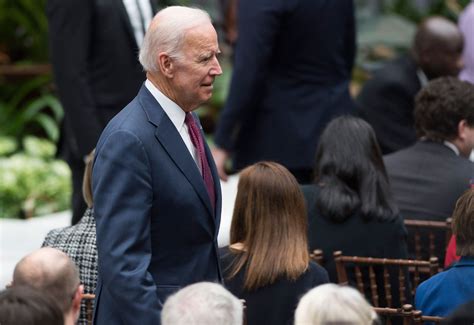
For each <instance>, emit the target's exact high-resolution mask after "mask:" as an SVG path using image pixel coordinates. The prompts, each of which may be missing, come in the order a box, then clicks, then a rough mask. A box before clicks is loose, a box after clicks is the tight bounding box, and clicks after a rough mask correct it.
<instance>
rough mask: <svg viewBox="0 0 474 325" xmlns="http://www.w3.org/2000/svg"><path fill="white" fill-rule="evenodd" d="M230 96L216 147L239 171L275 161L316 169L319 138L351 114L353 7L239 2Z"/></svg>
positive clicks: (320, 1) (288, 0) (330, 0)
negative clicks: (339, 118) (329, 125)
mask: <svg viewBox="0 0 474 325" xmlns="http://www.w3.org/2000/svg"><path fill="white" fill-rule="evenodd" d="M238 17H239V24H238V25H239V26H238V32H239V36H238V40H237V44H236V49H235V61H234V71H233V76H232V81H231V86H230V91H229V97H228V100H227V103H226V105H225V108H224V110H223V112H222V115H221V118H220V121H219V124H218V129H217V131H216V138H215V141H216V144H217V145H218V146H219V147H220V148H223V149H226V150H228V151H230V152H232V153H233V154H234V157H233V158H234V167H235V168H236V169H241V168H243V167H245V166H247V165H249V164H252V163H254V162H256V161H259V160H273V161H277V162H279V163H282V164H283V165H285V166H286V167H288V168H291V169H312V168H313V162H314V155H315V151H316V146H317V143H318V139H319V135H320V133H321V132H322V129H323V128H324V127H325V125H326V124H327V123H328V122H329V121H330V120H331V119H332V118H333V117H334V116H336V115H341V114H345V113H349V112H351V111H353V105H354V104H353V102H352V100H351V98H350V95H349V89H348V84H349V80H350V77H351V70H352V66H353V62H354V53H355V36H354V34H355V26H354V8H353V2H352V0H337V1H334V0H253V1H239V8H238Z"/></svg>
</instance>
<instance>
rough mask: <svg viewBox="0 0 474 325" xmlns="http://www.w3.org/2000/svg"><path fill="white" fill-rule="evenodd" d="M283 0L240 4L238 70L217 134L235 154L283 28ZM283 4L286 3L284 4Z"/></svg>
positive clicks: (265, 0)
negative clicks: (281, 25)
mask: <svg viewBox="0 0 474 325" xmlns="http://www.w3.org/2000/svg"><path fill="white" fill-rule="evenodd" d="M280 2H282V1H280V0H254V1H239V9H238V19H239V23H238V31H239V36H238V40H237V46H236V52H235V61H234V70H233V75H232V81H231V86H230V90H229V97H228V99H227V103H226V106H225V107H224V110H223V112H222V115H221V118H220V121H219V125H218V128H217V131H216V134H215V142H216V144H217V145H218V146H219V147H220V148H223V149H226V150H228V151H232V150H233V148H234V146H235V139H237V138H238V137H239V135H238V133H239V129H240V125H241V123H242V122H243V121H244V120H247V119H248V118H249V116H250V115H252V113H253V111H254V110H255V109H256V108H257V105H256V103H257V100H258V95H259V94H261V93H262V92H263V91H264V81H265V78H266V75H267V73H268V67H269V61H270V59H271V56H272V50H273V48H274V43H275V39H276V36H277V35H278V31H279V29H280V24H281V15H282V14H283V11H284V8H282V7H283V4H279V3H280ZM282 3H283V2H282Z"/></svg>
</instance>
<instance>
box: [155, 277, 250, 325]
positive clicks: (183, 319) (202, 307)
mask: <svg viewBox="0 0 474 325" xmlns="http://www.w3.org/2000/svg"><path fill="white" fill-rule="evenodd" d="M242 320H243V308H242V303H241V302H240V301H239V300H238V299H237V298H236V297H235V296H233V295H232V294H231V293H230V292H229V291H227V290H226V289H225V288H224V287H223V286H221V285H219V284H216V283H211V282H200V283H195V284H192V285H189V286H187V287H185V288H183V289H181V290H179V291H178V292H177V293H175V294H174V295H172V296H170V297H169V298H168V300H166V303H165V305H164V306H163V311H162V313H161V322H162V324H163V325H201V324H220V325H242Z"/></svg>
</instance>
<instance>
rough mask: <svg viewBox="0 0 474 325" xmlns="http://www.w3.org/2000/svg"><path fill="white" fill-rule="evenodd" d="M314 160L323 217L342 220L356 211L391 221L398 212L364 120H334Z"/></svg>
mask: <svg viewBox="0 0 474 325" xmlns="http://www.w3.org/2000/svg"><path fill="white" fill-rule="evenodd" d="M315 160H316V164H315V166H316V167H315V171H314V172H315V176H316V178H315V181H316V182H317V183H319V184H324V185H323V186H322V189H321V193H320V195H319V197H318V198H317V206H318V209H319V210H320V212H321V214H322V215H323V216H325V217H329V218H331V219H333V220H336V221H343V220H345V219H347V218H348V217H350V216H351V215H353V214H354V213H355V212H357V211H358V210H359V209H360V210H361V211H362V215H363V216H364V217H367V218H372V217H374V218H380V219H391V218H393V217H394V216H395V215H396V214H397V213H398V209H397V207H396V205H395V203H394V202H393V199H392V196H391V192H390V187H389V184H388V179H387V175H386V171H385V165H384V163H383V159H382V154H381V151H380V148H379V145H378V143H377V138H376V136H375V132H374V130H373V129H372V127H371V126H370V125H369V124H368V123H367V122H365V121H364V120H362V119H360V118H357V117H352V116H341V117H338V118H335V119H333V120H332V121H331V122H330V123H329V124H328V125H327V126H326V128H325V129H324V131H323V133H322V135H321V137H320V140H319V144H318V148H317V151H316V159H315Z"/></svg>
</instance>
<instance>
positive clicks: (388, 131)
mask: <svg viewBox="0 0 474 325" xmlns="http://www.w3.org/2000/svg"><path fill="white" fill-rule="evenodd" d="M462 49H463V38H462V35H461V33H460V31H459V29H458V28H457V27H456V25H455V24H454V23H452V22H450V21H449V20H447V19H445V18H441V17H432V18H428V19H427V20H425V21H424V22H423V23H422V24H421V25H420V26H419V28H418V30H417V32H416V35H415V38H414V41H413V46H412V50H411V53H409V54H407V55H404V56H402V57H400V58H397V59H396V60H394V61H393V62H390V63H388V64H387V65H386V66H385V67H384V68H382V69H381V70H380V71H378V72H376V73H375V76H374V77H373V78H372V79H371V80H369V81H367V82H366V84H365V85H364V88H363V89H362V91H361V93H360V94H359V96H358V98H357V102H358V109H359V113H360V115H361V117H362V118H364V119H365V120H366V121H367V122H369V124H370V125H372V127H373V128H374V131H375V134H376V135H377V139H378V141H379V144H380V147H381V149H382V152H383V154H388V153H391V152H394V151H397V150H400V149H403V148H405V147H408V146H409V145H411V144H413V143H414V142H415V141H416V133H415V123H414V121H413V109H414V99H415V95H416V94H417V93H418V91H419V90H420V89H421V88H422V87H424V86H425V85H426V84H427V83H428V81H429V80H432V79H434V78H438V77H441V76H457V75H458V73H459V71H460V70H461V68H462V59H461V54H462Z"/></svg>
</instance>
